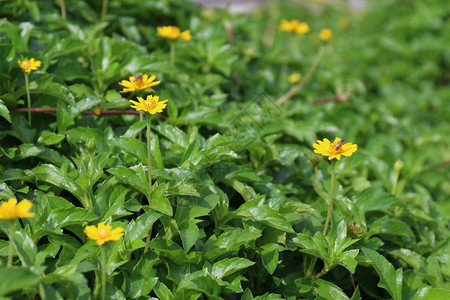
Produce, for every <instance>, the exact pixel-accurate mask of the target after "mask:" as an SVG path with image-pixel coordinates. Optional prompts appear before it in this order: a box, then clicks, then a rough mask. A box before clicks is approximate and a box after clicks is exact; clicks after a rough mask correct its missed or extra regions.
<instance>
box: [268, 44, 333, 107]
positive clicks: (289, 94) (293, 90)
mask: <svg viewBox="0 0 450 300" xmlns="http://www.w3.org/2000/svg"><path fill="white" fill-rule="evenodd" d="M324 50H325V47H324V46H322V48H320V50H319V52H318V53H317V55H316V58H315V59H314V62H313V64H312V65H311V67H310V68H309V70H308V72H307V73H306V75H305V77H303V79H302V80H300V82H299V83H297V84H296V85H294V86H293V87H292V88H291V89H290V90H289V91H288V92H287V93H286V94H284V95H283V96H281V97H280V98H278V100H277V101H276V102H277V104H278V105H281V104H283V103H284V102H285V101H287V100H289V99H290V98H291V97H292V96H294V95H295V93H297V92H298V90H300V89H301V88H302V86H303V85H304V84H305V82H306V81H307V80H308V79H309V78H310V77H311V76H312V74H313V73H314V71H315V70H316V69H317V66H318V65H319V62H320V60H321V59H322V56H323V53H324Z"/></svg>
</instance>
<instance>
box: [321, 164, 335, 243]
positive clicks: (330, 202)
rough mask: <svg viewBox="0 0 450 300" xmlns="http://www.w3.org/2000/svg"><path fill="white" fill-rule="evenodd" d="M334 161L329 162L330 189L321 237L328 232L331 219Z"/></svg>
mask: <svg viewBox="0 0 450 300" xmlns="http://www.w3.org/2000/svg"><path fill="white" fill-rule="evenodd" d="M335 169H336V161H335V160H333V161H332V162H331V188H330V201H328V212H327V219H326V220H325V226H324V228H323V235H326V234H327V230H328V224H330V218H331V209H332V208H333V194H334V181H335V179H336V174H335V173H336V172H335Z"/></svg>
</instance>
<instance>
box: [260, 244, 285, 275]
mask: <svg viewBox="0 0 450 300" xmlns="http://www.w3.org/2000/svg"><path fill="white" fill-rule="evenodd" d="M283 249H284V247H282V246H281V245H278V244H275V243H270V244H266V245H264V246H262V247H261V248H260V255H261V260H262V262H263V265H264V268H266V270H267V272H269V274H273V272H275V270H276V268H277V266H278V256H279V255H278V252H279V251H281V250H283Z"/></svg>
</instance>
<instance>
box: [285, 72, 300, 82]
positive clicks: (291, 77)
mask: <svg viewBox="0 0 450 300" xmlns="http://www.w3.org/2000/svg"><path fill="white" fill-rule="evenodd" d="M301 79H302V75H300V74H298V73H294V74H291V75H289V77H288V82H289V83H297V82H299V81H300V80H301Z"/></svg>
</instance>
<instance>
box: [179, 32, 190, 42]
mask: <svg viewBox="0 0 450 300" xmlns="http://www.w3.org/2000/svg"><path fill="white" fill-rule="evenodd" d="M180 39H182V40H183V41H190V40H191V31H190V30H185V31H183V32H182V33H180Z"/></svg>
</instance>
